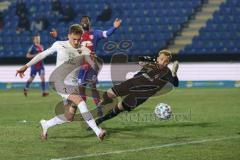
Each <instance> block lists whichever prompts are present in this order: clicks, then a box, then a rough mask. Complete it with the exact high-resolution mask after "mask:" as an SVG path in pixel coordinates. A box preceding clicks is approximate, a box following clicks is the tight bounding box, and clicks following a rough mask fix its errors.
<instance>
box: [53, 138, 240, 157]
mask: <svg viewBox="0 0 240 160" xmlns="http://www.w3.org/2000/svg"><path fill="white" fill-rule="evenodd" d="M236 138H240V136H234V137H233V136H232V137H223V138H217V139H203V140H196V141H189V142H179V143H169V144H163V145H157V146H150V147H142V148H136V149H127V150H118V151H112V152H103V153H92V154H84V155H79V156H74V157H62V158H53V159H51V160H69V159H76V158H78V159H80V158H87V157H98V156H105V155H111V154H121V153H127V152H139V151H144V150H151V149H159V148H167V147H175V146H184V145H188V144H201V143H206V142H214V141H223V140H228V139H236Z"/></svg>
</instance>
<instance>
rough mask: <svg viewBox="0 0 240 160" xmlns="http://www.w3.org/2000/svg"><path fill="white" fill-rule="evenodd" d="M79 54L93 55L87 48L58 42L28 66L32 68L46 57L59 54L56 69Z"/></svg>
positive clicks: (67, 42) (66, 42)
mask: <svg viewBox="0 0 240 160" xmlns="http://www.w3.org/2000/svg"><path fill="white" fill-rule="evenodd" d="M79 52H81V55H90V53H91V51H90V50H89V49H88V48H87V47H84V46H80V47H79V48H74V47H72V45H71V44H70V42H69V41H56V42H55V43H53V45H52V47H50V48H48V49H46V50H45V51H43V52H41V53H39V54H38V55H37V56H35V57H34V58H33V59H32V60H31V61H30V62H28V63H27V66H32V65H33V64H35V63H37V62H38V61H40V60H42V59H44V58H45V57H47V56H49V55H52V54H54V53H57V60H56V67H58V66H60V65H61V64H63V63H64V62H66V61H69V60H70V59H73V58H76V57H77V56H79V55H80V54H79Z"/></svg>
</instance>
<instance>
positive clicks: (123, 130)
mask: <svg viewBox="0 0 240 160" xmlns="http://www.w3.org/2000/svg"><path fill="white" fill-rule="evenodd" d="M0 97H1V98H0V113H1V115H0V160H33V159H34V160H50V159H61V158H62V159H74V160H76V159H83V160H87V159H91V160H97V159H104V160H123V159H124V160H146V159H147V160H152V159H164V160H172V159H175V160H193V159H195V160H196V159H197V160H209V159H210V160H216V159H218V160H226V159H231V160H238V159H239V157H240V89H238V88H235V89H210V88H209V89H176V90H174V91H173V92H171V93H169V94H167V95H164V96H161V97H158V98H153V99H150V100H149V101H148V102H146V103H144V104H143V105H142V106H141V107H139V108H137V109H136V110H134V111H133V112H131V113H129V114H125V113H123V114H121V115H120V116H119V117H117V118H115V119H112V120H110V121H107V122H105V123H103V124H102V125H101V127H102V128H104V129H106V130H107V131H108V134H107V136H106V139H105V140H104V141H103V142H99V141H98V140H97V138H96V136H95V135H94V134H93V133H92V132H89V131H86V130H85V129H86V125H85V124H84V123H83V122H79V121H77V122H73V123H68V124H64V125H59V126H56V127H54V128H51V129H50V130H49V139H48V140H47V141H41V140H40V139H39V135H40V128H39V120H40V119H42V118H45V119H49V118H52V117H53V116H54V106H55V105H56V104H57V103H58V102H59V101H60V97H59V96H58V95H56V93H54V92H51V93H50V96H49V97H44V98H43V97H41V93H40V91H39V90H31V91H30V93H29V97H27V98H25V97H24V96H23V93H22V92H21V91H19V90H12V91H0ZM159 102H164V103H167V104H169V105H170V106H171V107H172V110H173V113H174V116H173V117H172V119H170V120H168V121H161V120H158V119H155V118H154V117H153V116H152V112H153V110H154V107H155V105H156V104H157V103H159ZM89 103H91V102H89ZM24 120H25V121H24ZM101 154H102V155H101Z"/></svg>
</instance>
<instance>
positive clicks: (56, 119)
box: [46, 114, 68, 129]
mask: <svg viewBox="0 0 240 160" xmlns="http://www.w3.org/2000/svg"><path fill="white" fill-rule="evenodd" d="M66 122H68V120H67V119H66V117H65V116H64V114H60V115H57V116H55V117H53V118H52V119H50V120H48V121H46V127H47V129H48V128H50V127H53V126H56V125H58V124H63V123H66Z"/></svg>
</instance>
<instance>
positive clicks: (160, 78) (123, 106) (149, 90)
mask: <svg viewBox="0 0 240 160" xmlns="http://www.w3.org/2000/svg"><path fill="white" fill-rule="evenodd" d="M171 58H172V55H171V52H170V51H169V50H162V51H160V52H159V53H158V56H157V58H156V59H152V60H149V59H146V58H143V59H145V60H144V61H141V59H140V62H139V64H140V65H141V66H142V69H141V70H140V71H139V72H138V73H137V74H136V75H134V77H133V78H131V79H128V80H126V81H124V82H121V83H119V84H116V85H114V86H113V87H112V88H110V89H109V90H107V91H106V92H104V94H103V97H102V99H103V100H102V102H101V103H100V106H99V107H104V106H105V105H107V104H111V103H112V102H113V99H114V98H116V97H122V101H121V102H119V103H118V104H114V105H115V106H114V107H113V108H112V109H111V110H110V111H109V112H108V113H106V114H105V115H104V116H102V117H100V118H98V119H97V120H96V123H97V125H99V124H101V123H102V122H104V121H106V120H109V119H111V118H113V117H115V116H117V115H118V114H119V113H121V112H122V111H132V110H133V109H134V108H136V107H137V106H139V105H141V104H142V103H144V102H145V101H146V100H147V99H148V98H150V97H152V96H156V95H158V93H159V92H161V90H163V89H164V88H166V85H169V84H171V85H170V86H172V87H173V86H175V87H178V84H179V81H178V77H177V70H178V62H177V61H175V62H174V63H173V67H172V71H171V70H170V69H169V68H168V64H169V63H170V61H171Z"/></svg>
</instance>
